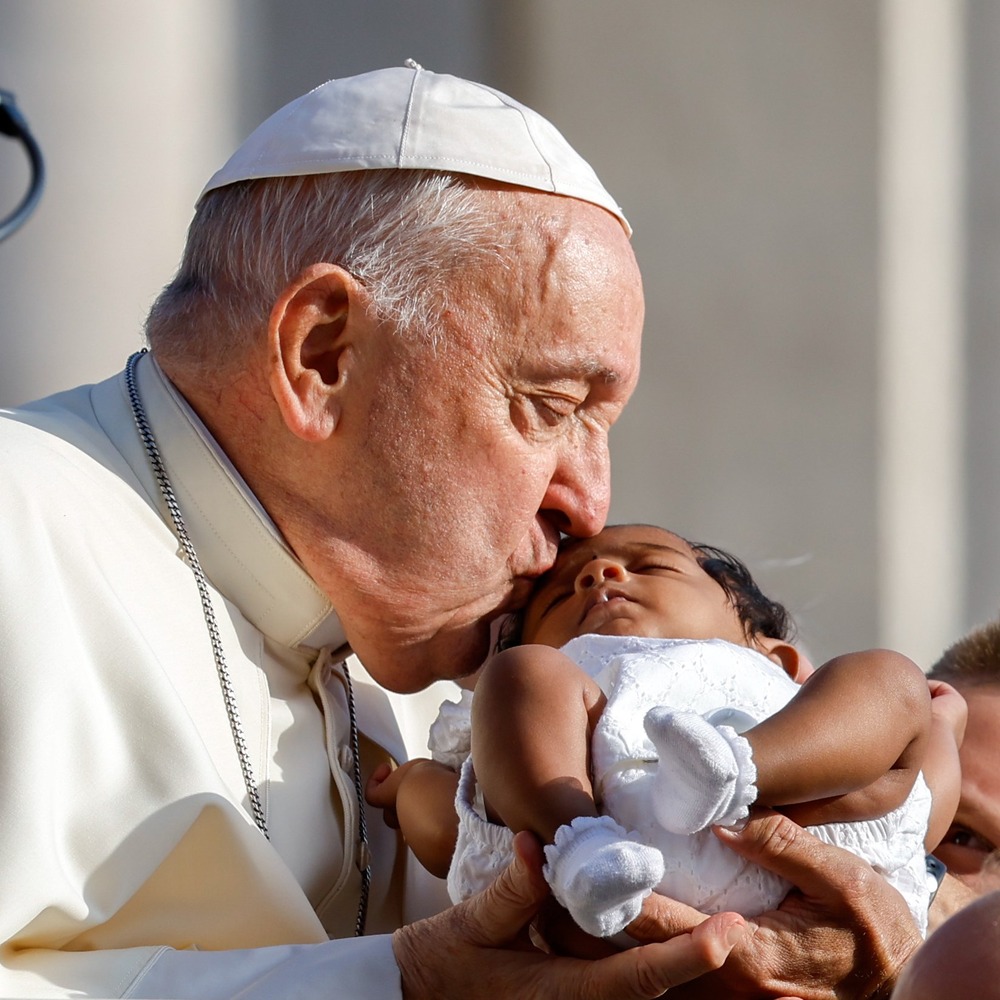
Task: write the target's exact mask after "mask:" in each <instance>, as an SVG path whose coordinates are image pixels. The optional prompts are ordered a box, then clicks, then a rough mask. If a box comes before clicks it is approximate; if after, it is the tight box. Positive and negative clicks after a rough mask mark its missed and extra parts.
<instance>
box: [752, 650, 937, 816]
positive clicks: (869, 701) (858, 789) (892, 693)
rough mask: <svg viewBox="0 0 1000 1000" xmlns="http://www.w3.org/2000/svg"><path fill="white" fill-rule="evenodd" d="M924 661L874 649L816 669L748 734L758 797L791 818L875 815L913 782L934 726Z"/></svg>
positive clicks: (899, 798) (882, 812) (891, 805)
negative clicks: (780, 708) (794, 693)
mask: <svg viewBox="0 0 1000 1000" xmlns="http://www.w3.org/2000/svg"><path fill="white" fill-rule="evenodd" d="M930 701H931V699H930V694H929V692H928V689H927V680H926V678H925V677H924V674H923V672H922V671H921V670H920V668H919V667H918V666H917V665H916V664H915V663H913V661H912V660H909V659H908V658H907V657H905V656H903V655H902V654H900V653H894V652H892V651H890V650H884V649H876V650H869V651H867V652H862V653H848V654H846V655H844V656H838V657H836V658H835V659H833V660H830V661H829V662H828V663H826V664H824V665H823V666H822V667H820V668H819V669H818V670H817V671H816V672H815V673H814V674H812V676H810V677H809V678H808V679H807V680H806V682H805V683H804V684H803V685H802V687H801V689H800V690H799V692H798V693H797V694H796V696H795V697H794V698H793V699H792V700H791V701H790V702H789V703H788V705H786V706H785V707H784V708H783V709H782V710H781V711H780V712H777V713H775V714H774V715H773V716H771V717H770V718H769V719H765V720H764V721H763V722H761V723H760V724H758V725H757V726H754V727H753V728H752V729H750V730H748V731H747V732H746V733H744V736H746V738H747V740H748V741H749V743H750V745H751V747H752V749H753V757H754V762H755V764H756V766H757V789H758V799H757V801H758V802H759V803H760V804H762V805H769V806H780V807H782V812H785V813H787V814H788V815H789V816H791V817H792V818H793V819H794V820H795V821H796V822H797V823H800V824H802V825H815V824H819V823H829V822H840V821H845V820H862V819H872V818H874V817H876V816H882V815H885V814H886V813H887V812H890V811H891V810H892V809H895V808H897V807H898V806H900V805H901V804H902V803H903V801H904V800H905V799H906V796H907V795H908V794H909V792H910V789H911V788H912V787H913V782H914V781H915V780H916V776H917V772H918V771H919V769H920V767H921V764H922V761H923V757H924V753H925V750H926V748H927V744H928V739H929V734H930V729H931V709H930Z"/></svg>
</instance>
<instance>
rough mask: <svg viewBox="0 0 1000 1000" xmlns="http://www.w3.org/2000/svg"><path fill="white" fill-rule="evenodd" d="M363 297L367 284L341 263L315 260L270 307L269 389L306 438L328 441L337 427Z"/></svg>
mask: <svg viewBox="0 0 1000 1000" xmlns="http://www.w3.org/2000/svg"><path fill="white" fill-rule="evenodd" d="M364 298H365V291H364V286H363V285H361V284H360V282H358V281H357V279H355V278H354V277H353V275H351V274H349V273H348V272H347V271H345V270H344V269H343V268H342V267H338V266H337V265H335V264H311V265H310V266H309V267H307V268H306V269H305V270H304V271H302V272H301V273H300V274H299V275H297V276H296V277H295V279H294V280H292V281H291V282H290V283H289V284H288V285H287V287H286V288H285V289H284V290H283V291H282V293H281V295H280V296H279V297H278V300H277V301H276V302H275V304H274V308H273V309H272V310H271V316H270V319H269V320H268V327H267V336H268V376H269V382H270V387H271V394H272V395H273V396H274V399H275V402H276V403H277V404H278V409H279V410H280V412H281V415H282V418H283V419H284V421H285V424H286V425H287V427H288V429H289V430H290V431H291V432H292V433H293V434H295V435H296V436H298V437H300V438H302V439H303V440H304V441H313V442H318V441H324V440H326V439H327V438H329V437H330V435H331V434H333V432H334V429H335V428H336V426H337V422H338V419H339V417H340V410H341V405H342V396H343V390H344V384H345V382H346V379H347V373H348V370H349V368H350V366H351V363H352V358H353V344H354V343H355V341H356V338H357V336H358V334H359V333H360V329H359V328H360V327H363V326H364V325H365V323H366V321H367V311H366V309H365V303H364V301H363V299H364Z"/></svg>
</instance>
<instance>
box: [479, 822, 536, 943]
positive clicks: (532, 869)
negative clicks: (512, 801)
mask: <svg viewBox="0 0 1000 1000" xmlns="http://www.w3.org/2000/svg"><path fill="white" fill-rule="evenodd" d="M548 894H549V887H548V884H547V883H546V881H545V878H544V877H543V875H542V847H541V844H540V843H539V842H538V840H537V838H535V837H534V836H533V835H532V834H530V833H526V832H523V831H522V832H521V833H518V834H517V835H516V836H515V837H514V860H513V861H511V863H510V864H509V865H508V866H507V867H506V868H505V869H504V870H503V871H502V872H501V873H500V875H499V876H498V877H497V879H496V880H495V881H494V882H493V884H492V885H490V886H488V887H487V888H486V889H484V890H483V891H482V892H481V893H479V894H478V895H476V896H473V897H471V898H470V899H468V900H467V901H466V903H465V918H466V920H467V922H468V923H467V927H468V931H469V937H470V939H473V940H474V941H475V942H476V943H478V944H481V945H485V946H493V947H496V946H500V945H505V944H508V943H510V942H511V941H513V940H514V939H515V938H516V937H517V936H518V935H519V934H520V933H521V932H522V931H523V930H524V928H525V927H526V926H527V925H528V923H530V922H531V920H532V919H533V918H534V916H535V914H536V913H538V910H539V907H540V906H541V905H542V903H543V902H544V901H545V898H546V897H547V896H548Z"/></svg>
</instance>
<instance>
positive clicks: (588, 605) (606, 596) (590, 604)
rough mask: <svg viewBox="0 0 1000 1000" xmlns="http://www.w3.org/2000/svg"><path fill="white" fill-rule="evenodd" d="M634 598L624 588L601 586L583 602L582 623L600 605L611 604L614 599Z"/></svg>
mask: <svg viewBox="0 0 1000 1000" xmlns="http://www.w3.org/2000/svg"><path fill="white" fill-rule="evenodd" d="M631 600H632V598H630V597H629V595H628V594H627V593H625V591H624V590H621V589H619V588H617V587H601V588H600V589H599V590H594V591H592V592H591V593H590V594H589V595H588V596H587V600H586V601H584V604H583V614H582V615H581V617H580V621H581V623H582V622H584V621H586V619H587V617H588V615H590V613H591V612H592V611H593V610H594V609H595V608H598V607H601V606H603V605H606V604H611V603H612V602H613V601H631Z"/></svg>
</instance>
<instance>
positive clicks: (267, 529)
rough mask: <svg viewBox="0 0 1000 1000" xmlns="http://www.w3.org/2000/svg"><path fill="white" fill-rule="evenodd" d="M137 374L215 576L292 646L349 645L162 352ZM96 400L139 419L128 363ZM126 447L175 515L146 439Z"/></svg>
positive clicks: (253, 617) (153, 492) (191, 528)
mask: <svg viewBox="0 0 1000 1000" xmlns="http://www.w3.org/2000/svg"><path fill="white" fill-rule="evenodd" d="M136 380H137V385H138V390H139V395H140V397H141V399H142V405H143V408H144V409H145V411H146V416H147V419H148V420H149V423H150V425H151V426H152V428H153V433H154V435H155V436H156V444H157V447H158V448H159V451H160V454H161V456H162V458H163V463H164V465H165V467H166V471H167V475H168V476H169V478H170V482H171V484H172V486H173V488H174V492H175V493H176V495H177V500H178V503H179V504H180V506H181V511H182V513H183V516H184V521H185V524H186V525H187V529H188V532H189V533H190V535H191V540H192V542H193V543H194V547H195V550H196V551H197V553H198V559H199V561H200V562H201V565H202V569H203V570H204V571H205V574H206V576H207V577H208V578H209V580H210V581H211V582H212V584H213V586H215V587H216V588H218V590H219V591H220V592H221V593H222V594H223V596H224V597H225V598H226V599H227V600H228V601H231V602H232V603H233V604H234V605H235V606H236V607H237V608H239V610H240V612H241V613H242V614H243V616H244V617H245V618H246V619H247V620H248V621H249V622H250V623H251V624H252V625H254V626H255V627H256V628H258V629H259V630H260V631H261V632H263V633H264V634H265V635H266V636H268V637H269V638H271V639H273V640H274V641H275V642H277V643H279V644H280V645H282V646H286V647H293V648H294V647H297V646H305V647H307V648H310V649H319V648H321V647H323V646H331V647H333V648H335V649H336V648H337V647H340V646H343V645H344V644H345V642H346V639H345V636H344V630H343V627H342V626H341V624H340V619H339V618H338V617H337V614H336V612H335V611H334V609H333V606H332V605H331V603H330V600H329V598H328V597H327V596H326V594H325V593H324V592H323V591H322V590H320V588H319V587H318V586H317V585H316V583H315V582H314V581H313V580H312V578H311V577H310V576H309V574H308V573H307V572H306V571H305V569H304V568H303V566H302V564H301V563H300V562H299V561H298V559H297V558H296V557H295V555H294V554H293V553H292V551H291V549H290V548H289V547H288V545H287V543H286V542H285V540H284V539H283V538H282V536H281V533H280V532H279V531H278V529H277V526H276V525H275V524H274V522H273V521H272V520H271V518H270V517H269V516H268V514H267V512H266V511H265V510H264V508H263V507H262V506H261V504H260V501H259V500H257V498H256V497H255V496H254V495H253V493H252V492H251V491H250V488H249V487H248V486H247V484H246V482H245V481H244V480H243V478H242V476H240V474H239V472H237V471H236V468H235V467H234V466H233V464H232V462H231V461H230V460H229V458H228V457H227V456H226V454H225V453H224V452H223V451H222V449H221V448H220V447H219V444H218V442H217V441H216V440H215V439H214V438H213V437H212V435H211V433H210V432H209V430H208V428H207V427H206V426H205V425H204V424H203V423H202V421H201V420H200V419H199V417H198V415H197V414H196V413H195V412H194V410H193V409H192V408H191V407H190V406H189V405H188V403H187V402H186V401H185V399H184V398H183V397H182V396H181V394H180V393H179V392H178V391H177V389H176V388H175V387H174V386H173V385H172V384H171V382H170V381H169V380H168V379H167V377H166V375H165V374H164V373H163V370H162V369H161V368H160V366H159V365H158V364H157V363H156V361H155V359H154V358H153V357H152V355H149V354H147V355H144V356H143V357H142V358H140V359H139V363H138V365H137V369H136ZM105 388H107V389H108V390H109V391H112V392H116V396H115V398H114V399H113V400H112V399H110V398H109V397H108V395H107V394H105V393H104V392H102V390H103V389H105ZM94 403H95V407H96V408H97V410H98V415H100V411H101V409H102V403H107V404H108V405H113V406H114V407H115V410H116V411H117V410H120V409H121V408H122V407H124V409H125V411H126V417H125V418H123V417H122V416H121V414H120V413H117V412H116V413H115V415H114V418H113V426H115V427H121V426H122V424H121V421H122V420H123V419H127V421H128V426H129V427H130V428H132V427H134V424H133V422H132V416H131V410H130V408H129V405H128V396H127V391H126V387H125V378H124V373H123V374H122V375H120V376H119V377H118V378H117V379H113V380H110V381H109V382H106V383H103V384H102V385H99V386H96V387H95V394H94ZM106 429H108V426H107V425H106ZM116 443H117V442H116ZM123 453H124V454H125V457H126V459H127V460H128V461H129V464H130V465H131V466H132V468H133V470H134V471H135V473H136V475H137V476H138V477H139V479H140V480H141V481H142V482H143V483H144V484H146V485H147V490H148V492H149V494H150V496H151V497H152V498H154V499H155V502H156V506H157V509H158V510H159V511H160V513H161V516H163V518H164V520H166V521H167V523H169V514H168V512H167V511H166V508H165V507H164V505H163V503H162V500H161V499H160V497H159V493H158V490H157V489H156V486H155V483H153V480H152V474H151V472H150V470H149V467H148V461H147V459H146V455H145V453H144V452H143V450H142V448H141V446H139V445H138V441H137V440H136V441H135V443H134V444H133V445H132V446H130V447H128V448H126V449H123ZM345 652H346V651H345Z"/></svg>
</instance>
